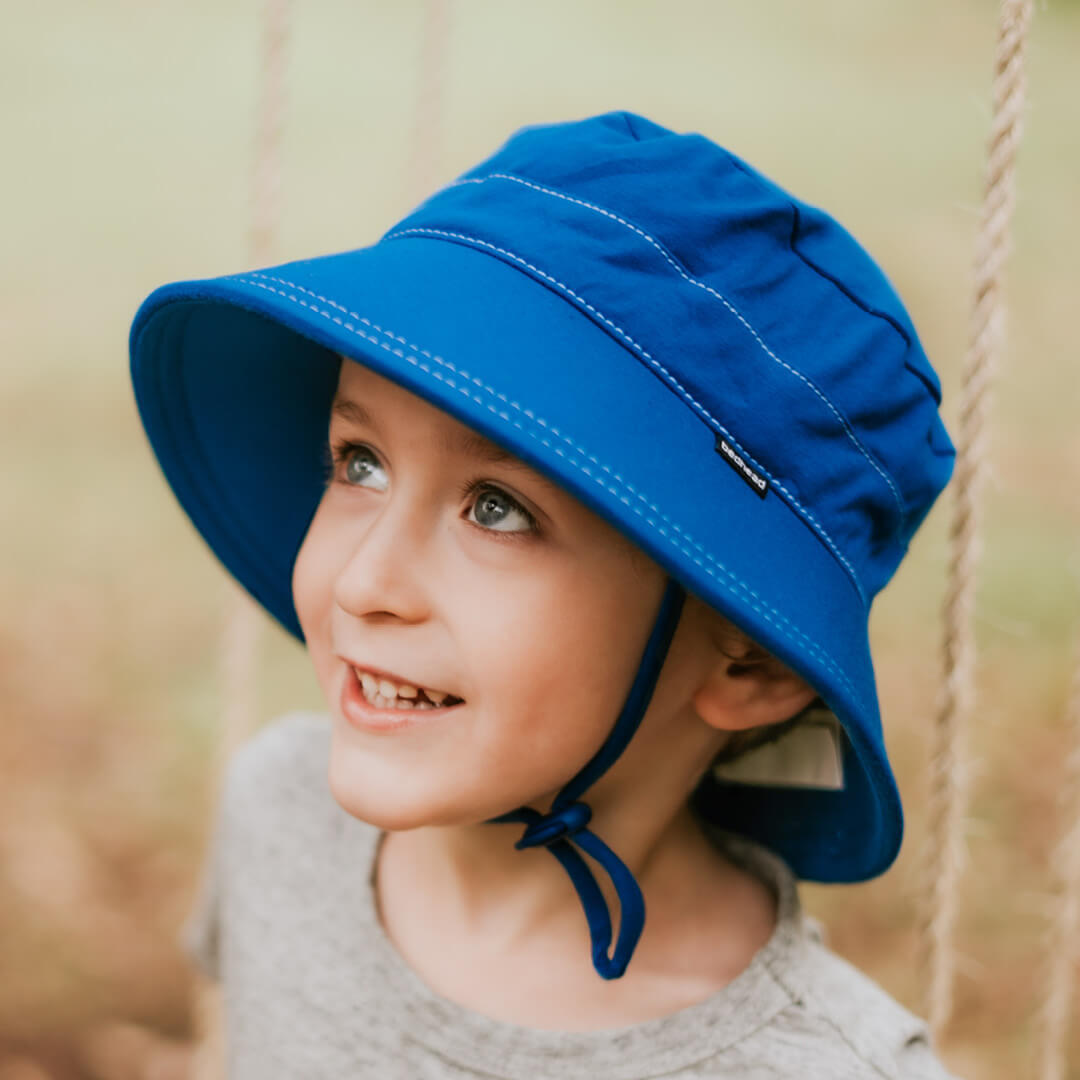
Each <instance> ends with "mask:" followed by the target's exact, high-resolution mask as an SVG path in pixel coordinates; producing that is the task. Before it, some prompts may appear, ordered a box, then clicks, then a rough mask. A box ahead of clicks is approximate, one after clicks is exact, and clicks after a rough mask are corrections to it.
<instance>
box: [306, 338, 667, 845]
mask: <svg viewBox="0 0 1080 1080" xmlns="http://www.w3.org/2000/svg"><path fill="white" fill-rule="evenodd" d="M360 409H362V410H363V412H364V413H365V414H366V418H362V417H361V416H360ZM329 435H330V442H331V444H332V445H336V444H342V443H349V444H352V446H351V448H349V449H347V450H344V451H342V453H341V455H340V456H338V460H337V461H336V462H335V464H334V466H333V475H332V477H331V478H330V480H329V482H328V486H327V488H326V491H325V493H324V495H323V498H322V501H321V502H320V504H319V507H318V509H317V511H316V513H315V516H314V518H313V519H312V522H311V525H310V527H309V529H308V532H307V535H306V536H305V538H304V542H303V545H302V546H301V549H300V552H299V554H298V556H297V560H296V564H295V568H294V572H293V597H294V601H295V605H296V610H297V614H298V616H299V619H300V624H301V627H302V629H303V631H304V636H305V638H306V640H307V644H308V648H309V651H310V655H311V659H312V663H313V665H314V668H315V672H316V675H317V677H318V680H319V683H320V685H321V687H322V690H323V692H324V694H325V696H326V701H327V704H328V706H329V709H330V713H331V717H332V721H333V725H332V731H333V735H332V752H331V761H330V776H329V779H330V785H331V788H332V790H333V794H334V797H335V798H336V800H337V801H338V802H339V803H340V804H341V805H342V806H343V807H344V808H345V809H346V810H347V811H348V812H349V813H351V814H354V815H355V816H357V817H359V818H362V819H364V820H367V821H370V822H372V823H373V824H376V825H378V826H380V827H382V828H388V829H401V828H411V827H415V826H420V825H426V824H439V825H449V824H471V823H475V822H479V821H483V820H485V819H487V818H489V817H493V816H495V815H496V814H499V813H503V812H505V811H507V810H509V809H512V808H514V807H517V806H520V805H522V804H529V803H534V804H536V805H537V806H538V808H541V809H547V805H548V803H549V802H550V799H551V797H552V796H553V795H554V793H555V792H556V791H557V790H558V789H559V788H560V787H561V786H562V785H563V784H564V783H565V782H566V781H567V780H568V779H569V778H570V777H571V776H573V775H574V774H575V773H576V772H577V771H578V770H579V769H580V768H581V767H582V766H583V765H584V764H585V762H586V761H587V760H588V759H589V758H590V757H591V756H592V755H593V753H595V751H596V750H597V749H598V748H599V747H600V745H601V744H602V743H603V741H604V740H605V739H606V737H607V735H608V734H609V732H610V730H611V728H612V726H613V724H614V722H615V719H616V717H617V716H618V713H619V710H620V709H621V707H622V704H623V701H624V700H625V696H626V693H627V691H628V689H629V686H630V683H631V682H632V680H633V677H634V674H635V673H636V671H637V666H638V663H639V660H640V658H641V653H642V650H643V649H644V646H645V642H646V641H647V639H648V636H649V632H650V631H651V629H652V625H653V620H654V619H655V617H656V614H657V611H658V608H659V604H660V599H661V596H662V594H663V590H664V585H665V580H666V579H665V575H664V572H663V571H662V570H661V568H660V567H659V566H657V565H656V564H655V563H654V562H653V561H652V560H650V559H649V558H647V557H646V556H645V554H644V553H643V552H641V551H640V550H639V549H638V548H636V547H635V546H634V545H632V544H631V543H630V541H628V540H627V539H625V538H624V537H623V536H622V535H621V534H620V533H618V532H617V531H616V530H614V529H613V528H612V527H611V526H609V525H608V524H607V523H606V522H604V521H603V520H602V519H601V518H600V517H598V516H597V515H596V514H594V513H592V512H591V511H590V510H588V509H587V508H586V507H585V506H584V505H583V504H581V503H580V502H578V501H577V500H576V499H575V498H573V497H572V496H571V495H570V494H569V493H567V492H565V491H564V490H562V489H561V488H559V487H558V486H556V485H554V484H552V483H550V482H549V481H547V480H546V479H545V478H543V477H542V476H541V475H540V474H539V473H537V472H535V471H534V470H533V469H531V468H529V467H527V466H525V465H524V464H523V463H522V462H520V461H519V460H518V459H516V458H512V457H506V459H505V460H502V461H499V460H488V459H486V458H485V457H484V454H483V451H484V450H485V449H490V448H492V444H490V443H488V442H486V440H482V439H479V438H478V436H477V435H476V433H475V432H473V431H472V429H470V428H468V427H466V426H464V425H462V424H460V423H459V422H457V421H456V420H454V419H453V418H452V417H450V416H449V415H447V414H446V413H443V412H442V411H440V410H439V409H436V408H435V407H434V406H432V405H430V404H428V403H427V402H426V401H424V400H423V399H422V398H419V397H417V396H415V395H414V394H412V393H410V392H408V391H407V390H405V389H403V388H402V387H400V386H398V385H397V384H396V383H393V382H391V381H389V380H387V379H385V378H383V377H381V376H379V375H377V374H375V373H374V372H372V371H370V370H369V369H367V368H364V367H361V366H360V365H359V364H356V363H353V362H352V361H348V360H343V361H342V364H341V375H340V379H339V383H338V389H337V396H336V398H335V411H334V413H333V415H332V418H331V421H330V430H329ZM469 436H472V438H473V445H472V446H471V447H470V446H466V445H464V443H463V442H462V440H464V439H465V438H467V437H469ZM351 666H355V667H357V668H359V669H365V668H368V667H371V668H378V669H382V670H384V671H388V672H393V673H396V674H398V675H400V676H403V678H404V679H405V680H408V681H409V682H410V683H411V684H412V685H413V686H420V687H428V688H432V689H434V690H444V691H447V692H449V693H450V694H452V695H454V696H456V697H458V698H463V699H464V701H463V703H462V704H460V705H456V706H454V707H452V708H443V709H432V710H428V711H416V710H413V711H411V712H406V713H402V714H401V715H402V717H403V718H407V719H409V720H416V721H418V722H416V723H413V724H410V725H408V726H405V727H402V728H401V729H398V730H394V731H392V732H374V731H369V730H363V729H361V728H358V727H357V726H355V725H354V724H353V723H352V722H350V721H349V720H348V719H346V717H345V713H344V711H343V707H342V693H343V690H344V689H345V688H346V683H347V681H348V680H350V679H351V677H352V676H351V671H350V667H351Z"/></svg>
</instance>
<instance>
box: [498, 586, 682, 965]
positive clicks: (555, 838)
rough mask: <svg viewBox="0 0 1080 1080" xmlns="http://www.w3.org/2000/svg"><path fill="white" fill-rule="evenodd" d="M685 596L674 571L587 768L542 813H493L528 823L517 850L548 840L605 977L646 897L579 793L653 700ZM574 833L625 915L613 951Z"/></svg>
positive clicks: (631, 939) (639, 921)
mask: <svg viewBox="0 0 1080 1080" xmlns="http://www.w3.org/2000/svg"><path fill="white" fill-rule="evenodd" d="M685 599H686V593H685V591H684V590H683V588H682V586H681V585H679V583H678V582H677V581H675V579H674V578H668V583H667V588H666V589H665V590H664V598H663V600H662V601H661V604H660V612H659V614H658V615H657V617H656V622H655V624H654V625H653V629H652V633H651V634H650V635H649V640H648V642H647V643H646V645H645V651H644V653H643V654H642V658H641V663H640V665H639V666H638V671H637V675H636V676H635V677H634V682H633V685H632V686H631V687H630V692H629V694H628V695H627V698H626V702H625V704H624V705H623V707H622V711H621V712H620V713H619V718H618V720H616V722H615V726H614V728H613V729H612V731H611V734H610V735H609V736H608V737H607V739H606V740H605V742H604V744H603V746H601V747H600V749H599V750H597V752H596V753H595V754H594V755H593V756H592V758H591V759H590V760H589V761H588V763H587V764H586V765H585V767H584V768H583V769H582V770H581V771H580V772H579V773H578V774H577V775H576V776H575V777H573V779H571V780H570V781H569V783H567V785H566V786H565V787H564V788H563V789H562V791H560V792H559V794H558V795H556V796H555V799H554V801H553V802H552V804H551V810H550V811H548V813H546V814H541V813H540V812H539V811H538V810H534V809H533V808H532V807H530V806H522V807H519V808H518V809H517V810H511V811H509V812H508V813H505V814H500V815H499V816H498V817H494V818H491V819H490V822H491V823H496V822H511V821H520V822H524V823H525V825H526V826H527V827H526V829H525V833H524V835H523V836H522V837H521V839H520V840H518V841H517V842H516V843H515V844H514V847H516V848H517V849H519V850H522V849H524V848H530V847H546V848H547V849H548V850H549V851H550V852H551V853H552V855H554V856H555V857H556V858H557V859H558V860H559V862H560V863H562V865H563V867H564V868H565V870H566V872H567V873H568V874H569V875H570V880H571V881H572V882H573V885H574V888H575V889H576V890H577V894H578V896H579V897H580V898H581V903H582V905H583V906H584V908H585V918H586V920H587V921H588V923H589V936H590V937H591V938H592V958H593V967H595V968H596V970H597V971H598V972H599V973H600V975H602V976H603V977H604V978H605V979H617V978H619V976H620V975H622V974H623V972H624V971H626V966H627V964H629V963H630V957H631V956H632V955H633V952H634V948H635V946H636V945H637V942H638V939H639V938H640V937H641V931H642V929H643V928H644V926H645V897H644V896H643V895H642V892H641V888H640V886H639V885H638V883H637V881H635V880H634V875H633V874H631V873H630V871H629V870H628V869H627V867H626V864H625V863H623V861H622V860H621V859H620V858H619V857H618V856H617V855H616V854H615V852H613V851H612V850H611V848H609V847H608V846H607V844H605V843H604V841H603V840H601V839H600V837H598V836H597V835H596V834H595V833H593V832H591V831H590V830H589V829H587V828H586V826H587V825H588V823H589V821H590V820H591V819H592V809H591V808H590V807H589V806H588V804H586V803H583V802H579V801H577V800H578V797H579V796H580V795H581V794H582V793H583V792H584V791H585V789H586V788H588V787H589V786H590V785H591V784H593V783H595V782H596V780H598V779H599V778H600V777H601V776H602V775H603V774H604V773H605V772H607V770H608V769H609V768H610V767H611V765H612V764H613V763H614V762H615V761H616V759H617V758H618V757H619V755H620V754H621V753H622V752H623V750H624V749H625V748H626V745H627V743H629V742H630V739H631V738H632V737H633V734H634V732H635V731H637V729H638V726H639V725H640V723H641V718H642V717H643V716H644V715H645V710H646V709H647V708H648V706H649V701H650V700H651V699H652V694H653V690H654V689H655V687H656V680H657V679H658V678H659V676H660V669H661V668H662V667H663V665H664V660H665V658H666V657H667V651H668V648H669V646H670V645H671V639H672V637H673V636H674V634H675V627H676V626H677V625H678V622H679V616H680V614H681V613H682V607H683V602H684V601H685ZM571 840H573V842H574V843H576V844H577V845H578V846H579V847H580V848H581V849H582V850H583V851H584V852H585V853H586V854H587V855H591V856H592V857H593V858H594V859H595V860H596V861H597V862H598V863H600V865H601V866H602V867H603V868H604V870H605V871H607V874H608V876H609V877H610V878H611V881H612V884H613V885H614V886H615V892H616V895H617V896H618V898H619V908H620V911H621V913H622V917H621V920H620V923H619V938H618V941H617V942H616V944H615V951H614V953H613V955H611V956H609V955H608V948H609V947H610V945H611V914H610V912H609V911H608V907H607V902H606V901H605V900H604V895H603V893H602V892H601V891H600V886H599V885H598V884H597V882H596V878H594V877H593V875H592V871H591V870H590V869H589V867H588V865H587V864H586V862H585V860H584V859H583V858H582V857H581V856H580V855H579V854H578V852H577V851H576V850H575V849H574V847H573V846H572V845H571V842H570V841H571Z"/></svg>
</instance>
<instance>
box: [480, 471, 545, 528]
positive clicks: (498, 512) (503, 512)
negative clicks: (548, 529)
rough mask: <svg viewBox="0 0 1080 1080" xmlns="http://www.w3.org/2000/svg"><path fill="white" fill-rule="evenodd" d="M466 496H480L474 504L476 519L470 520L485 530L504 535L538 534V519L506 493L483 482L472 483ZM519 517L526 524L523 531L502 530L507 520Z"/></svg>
mask: <svg viewBox="0 0 1080 1080" xmlns="http://www.w3.org/2000/svg"><path fill="white" fill-rule="evenodd" d="M464 493H465V494H466V495H472V494H474V493H475V494H478V495H479V496H480V498H478V499H476V501H475V502H473V503H472V506H473V507H475V509H476V517H475V518H470V520H472V521H475V522H476V523H477V524H479V525H482V526H483V527H484V528H485V529H492V530H494V531H495V532H503V533H530V532H536V518H534V517H533V516H532V514H530V513H529V511H528V510H526V509H525V507H524V506H522V505H521V504H520V503H519V502H517V500H516V499H512V498H511V497H510V496H509V495H507V493H506V492H505V491H500V490H499V489H498V488H496V487H491V485H490V484H485V483H484V482H483V481H481V482H479V483H476V482H474V483H472V484H469V485H468V487H466V489H465V492H464ZM515 514H516V515H517V516H518V517H519V518H520V519H521V520H522V521H524V522H525V527H524V528H523V529H514V528H509V529H508V528H501V527H500V526H502V525H503V524H504V523H505V522H506V521H507V520H509V519H512V518H513V516H514V515H515Z"/></svg>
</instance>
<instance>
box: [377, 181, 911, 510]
mask: <svg viewBox="0 0 1080 1080" xmlns="http://www.w3.org/2000/svg"><path fill="white" fill-rule="evenodd" d="M487 180H513V181H514V182H515V183H518V184H522V185H524V186H525V187H529V188H532V189H533V190H534V191H539V192H541V193H543V194H544V195H551V196H554V197H555V198H557V199H564V200H565V201H566V202H571V203H576V204H577V205H578V206H583V207H585V208H586V209H587V210H595V211H596V212H597V213H598V214H603V215H604V217H609V218H611V219H612V220H613V221H617V222H618V223H619V224H620V225H625V226H626V227H627V228H628V229H630V230H631V231H632V232H635V233H637V235H638V236H640V237H641V238H642V239H643V240H645V241H647V242H648V243H649V244H651V245H652V246H653V247H654V248H656V250H657V251H658V252H660V254H661V255H662V256H663V257H664V258H665V259H666V260H667V261H668V262H669V263H670V264H671V266H672V267H674V269H675V271H676V272H677V273H678V274H679V275H680V276H681V277H683V278H685V279H686V280H687V281H688V282H690V284H691V285H697V286H698V288H700V289H704V290H705V291H706V292H708V293H711V294H712V295H713V296H715V297H716V299H717V300H719V301H720V302H721V303H722V304H723V305H724V306H725V307H726V308H727V309H728V310H729V311H730V312H731V313H732V315H734V316H735V318H736V319H738V320H739V322H741V323H742V324H743V326H745V327H746V329H747V330H749V331H750V333H751V334H752V335H753V338H754V340H755V341H756V342H757V343H758V345H760V346H761V348H762V349H763V350H764V351H765V353H766V355H767V356H769V357H771V358H772V359H773V360H775V361H776V363H778V364H780V366H781V367H784V368H787V370H788V371H790V372H791V374H792V375H796V376H797V377H798V378H800V379H802V381H803V382H804V383H806V385H807V386H809V387H810V389H811V390H813V391H814V393H815V394H817V396H818V397H819V398H821V400H822V401H823V402H824V403H825V404H826V405H827V406H828V407H829V408H830V409H831V410H832V412H833V415H835V416H836V418H837V420H839V421H840V423H841V424H842V425H843V428H844V431H845V432H846V433H847V436H848V438H849V439H850V440H851V442H852V443H853V444H854V446H855V448H856V449H857V450H858V451H859V452H860V453H861V454H862V455H863V457H864V458H866V460H867V461H868V462H870V464H871V466H873V468H874V469H876V470H877V472H878V474H879V475H880V476H881V478H882V479H883V480H884V481H885V483H886V484H888V485H889V489H890V490H891V491H892V496H893V498H894V499H895V500H896V506H897V509H898V510H899V511H900V525H901V527H902V526H903V523H904V521H905V520H906V519H907V511H906V510H905V509H904V503H903V500H902V499H901V497H900V492H899V491H898V490H897V488H896V485H895V484H894V483H893V480H892V477H890V476H889V474H888V473H887V472H886V471H885V470H884V468H882V466H881V465H879V464H878V462H877V461H875V460H874V458H873V457H872V456H871V454H870V452H869V451H868V450H867V449H866V447H865V446H864V445H863V444H862V442H861V441H860V439H859V437H858V436H857V435H856V434H855V431H854V429H853V428H852V426H851V422H850V421H849V420H848V418H847V417H846V416H845V415H844V414H843V413H842V412H841V411H840V409H839V408H837V406H836V405H835V404H834V403H833V402H832V400H831V399H830V398H829V397H828V396H827V395H826V394H825V392H824V391H823V390H822V389H821V388H820V387H819V386H818V385H817V384H816V383H814V382H813V381H812V380H811V379H810V378H809V377H808V376H806V375H804V374H803V373H802V372H801V371H799V370H798V369H797V368H794V367H792V366H791V365H790V364H789V363H787V361H786V360H781V359H780V357H779V356H777V355H776V353H774V352H773V351H772V349H770V348H769V346H768V345H766V344H765V342H764V341H763V340H762V338H761V335H760V334H759V333H758V332H757V330H755V329H754V327H753V326H752V325H751V324H750V322H749V321H748V320H747V319H746V318H745V316H744V315H743V314H742V312H740V311H739V310H738V308H736V307H735V305H734V304H732V303H731V301H730V300H728V299H727V297H726V296H723V295H722V294H721V293H719V292H717V291H716V289H714V288H713V287H712V286H711V285H707V284H706V283H705V282H704V281H700V280H699V279H698V278H695V277H694V276H693V275H691V274H690V273H689V272H688V271H687V270H686V269H685V268H684V267H683V266H682V265H681V264H680V263H679V262H678V261H677V260H676V259H675V258H674V257H673V256H672V255H671V253H670V252H668V251H667V250H666V249H665V248H664V246H663V245H662V244H661V243H660V242H659V241H658V240H657V239H656V238H655V237H653V236H650V235H649V234H648V233H647V232H645V230H644V229H642V228H641V227H640V226H638V225H635V224H634V223H633V222H631V221H627V220H626V219H625V218H622V217H620V216H619V215H618V214H616V213H614V212H613V211H611V210H606V209H604V207H602V206H597V205H595V204H594V203H590V202H586V201H585V200H584V199H578V198H575V197H574V196H573V195H567V194H566V193H565V192H562V191H556V190H554V189H553V188H546V187H543V186H541V185H540V184H535V183H533V182H532V181H531V180H526V179H525V178H524V177H521V176H514V175H513V174H512V173H491V174H490V175H489V176H479V177H470V178H468V179H465V180H455V181H453V182H452V183H450V184H447V185H445V187H446V188H452V187H457V186H458V185H459V184H482V183H484V182H485V181H487ZM442 190H445V188H444V189H442ZM406 231H409V230H401V231H400V232H397V233H389V234H388V235H387V236H384V237H383V238H382V239H384V240H387V239H390V237H391V236H395V235H398V236H400V235H401V234H402V233H403V232H406ZM683 392H684V393H685V392H686V391H683Z"/></svg>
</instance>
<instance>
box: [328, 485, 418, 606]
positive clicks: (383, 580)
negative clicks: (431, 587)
mask: <svg viewBox="0 0 1080 1080" xmlns="http://www.w3.org/2000/svg"><path fill="white" fill-rule="evenodd" d="M434 527H435V521H434V515H433V514H432V512H431V508H430V505H429V506H428V508H427V509H426V510H425V509H424V508H423V507H422V506H419V505H417V500H412V501H410V500H407V499H405V498H401V497H396V498H390V499H387V500H386V502H385V504H384V505H383V506H382V507H381V508H380V510H379V512H378V513H377V514H376V515H374V516H373V517H371V518H370V519H369V520H368V521H367V522H366V523H365V525H364V527H363V529H362V531H361V532H360V533H359V535H358V536H357V537H356V538H355V539H354V540H353V542H352V544H351V550H350V551H349V553H348V556H347V558H346V561H345V562H344V563H343V565H342V566H341V568H340V570H339V572H338V574H337V578H336V580H335V582H334V601H335V603H336V604H337V606H338V607H340V608H341V609H342V610H343V611H345V612H346V613H348V614H349V615H352V616H355V617H356V618H363V617H365V616H368V615H373V614H387V615H394V616H396V617H397V618H399V619H402V620H404V621H406V622H415V621H418V620H420V619H422V618H424V617H425V615H426V613H427V611H428V605H429V598H428V593H427V589H426V586H425V581H426V580H427V575H428V574H429V570H430V566H429V564H430V560H431V558H432V553H431V552H430V550H428V547H429V544H430V541H431V539H432V536H433V533H434Z"/></svg>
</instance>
